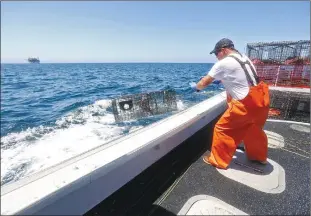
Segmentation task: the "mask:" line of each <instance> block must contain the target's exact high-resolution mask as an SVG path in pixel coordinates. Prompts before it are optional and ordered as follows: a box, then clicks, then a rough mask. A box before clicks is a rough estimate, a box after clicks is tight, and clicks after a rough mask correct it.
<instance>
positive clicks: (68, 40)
mask: <svg viewBox="0 0 311 216" xmlns="http://www.w3.org/2000/svg"><path fill="white" fill-rule="evenodd" d="M223 37H227V38H230V39H231V40H232V41H233V42H234V44H235V47H236V48H237V49H238V50H240V51H241V52H245V47H246V44H247V43H251V42H270V41H286V40H310V1H304V2H303V1H275V2H272V1H258V2H250V1H237V2H235V1H218V2H216V1H215V2H213V1H197V2H193V1H192V2H190V1H189V2H187V1H170V2H164V1H128V2H122V1H110V2H109V1H94V2H90V1H76V2H75V1H64V2H62V1H55V2H44V1H33V2H25V1H23V2H22V1H15V2H9V1H6V2H3V1H2V2H1V63H24V62H26V60H25V59H27V58H28V57H39V58H40V60H41V62H42V63H74V62H79V63H80V62H81V63H86V62H185V63H190V62H194V63H195V62H200V63H208V62H211V63H213V62H215V61H216V60H217V59H216V57H215V56H214V55H210V54H209V52H210V51H211V50H212V49H213V48H214V46H215V43H216V42H217V41H218V40H220V39H221V38H223Z"/></svg>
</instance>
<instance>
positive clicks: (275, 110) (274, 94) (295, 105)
mask: <svg viewBox="0 0 311 216" xmlns="http://www.w3.org/2000/svg"><path fill="white" fill-rule="evenodd" d="M269 118H271V119H280V120H290V121H300V122H308V123H310V92H299V91H279V90H270V111H269Z"/></svg>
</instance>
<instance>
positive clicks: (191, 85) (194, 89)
mask: <svg viewBox="0 0 311 216" xmlns="http://www.w3.org/2000/svg"><path fill="white" fill-rule="evenodd" d="M189 85H190V87H191V89H192V90H193V91H197V92H198V91H200V90H199V89H197V84H196V83H195V82H191V83H189Z"/></svg>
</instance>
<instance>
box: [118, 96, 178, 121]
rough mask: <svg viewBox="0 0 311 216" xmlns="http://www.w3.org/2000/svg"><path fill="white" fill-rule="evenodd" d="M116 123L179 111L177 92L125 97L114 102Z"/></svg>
mask: <svg viewBox="0 0 311 216" xmlns="http://www.w3.org/2000/svg"><path fill="white" fill-rule="evenodd" d="M112 110H113V114H114V118H115V121H116V122H122V121H128V120H132V119H139V118H144V117H148V116H154V115H159V114H164V113H168V112H172V111H175V110H177V102H176V92H175V91H174V90H164V91H156V92H149V93H141V94H134V95H125V96H122V97H120V98H117V99H114V100H112Z"/></svg>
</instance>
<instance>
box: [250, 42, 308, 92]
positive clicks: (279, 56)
mask: <svg viewBox="0 0 311 216" xmlns="http://www.w3.org/2000/svg"><path fill="white" fill-rule="evenodd" d="M246 53H247V56H248V57H249V58H250V59H251V60H252V62H253V64H254V65H255V67H256V70H257V73H258V76H259V79H260V81H264V82H266V83H267V84H268V85H273V86H289V87H300V88H310V41H309V40H300V41H278V42H270V43H250V44H247V47H246Z"/></svg>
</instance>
